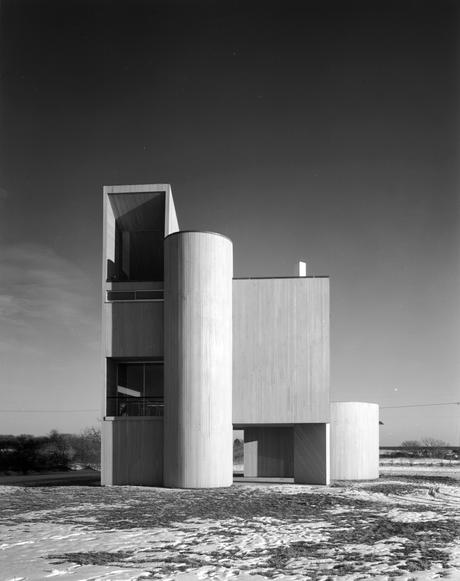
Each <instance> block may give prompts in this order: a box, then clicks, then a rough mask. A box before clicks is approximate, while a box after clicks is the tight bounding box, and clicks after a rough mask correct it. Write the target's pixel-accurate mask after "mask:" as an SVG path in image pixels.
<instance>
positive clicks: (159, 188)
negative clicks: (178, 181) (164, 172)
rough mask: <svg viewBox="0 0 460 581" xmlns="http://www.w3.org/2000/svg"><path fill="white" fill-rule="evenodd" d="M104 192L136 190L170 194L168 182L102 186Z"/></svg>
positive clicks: (129, 191) (113, 192)
mask: <svg viewBox="0 0 460 581" xmlns="http://www.w3.org/2000/svg"><path fill="white" fill-rule="evenodd" d="M102 189H103V192H104V194H129V193H134V192H137V193H139V194H141V193H142V192H165V193H166V194H168V193H169V194H171V186H170V185H169V184H132V185H117V186H103V188H102Z"/></svg>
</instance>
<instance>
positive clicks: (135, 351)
mask: <svg viewBox="0 0 460 581" xmlns="http://www.w3.org/2000/svg"><path fill="white" fill-rule="evenodd" d="M104 310H105V313H106V315H105V317H104V327H105V352H106V356H107V357H162V356H163V335H164V332H163V324H164V317H163V302H162V301H154V302H153V301H152V302H148V301H140V302H122V301H120V302H113V303H105V304H104Z"/></svg>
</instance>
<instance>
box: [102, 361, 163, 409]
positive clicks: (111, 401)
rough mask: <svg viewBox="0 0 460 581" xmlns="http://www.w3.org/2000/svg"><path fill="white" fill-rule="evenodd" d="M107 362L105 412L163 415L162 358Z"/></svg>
mask: <svg viewBox="0 0 460 581" xmlns="http://www.w3.org/2000/svg"><path fill="white" fill-rule="evenodd" d="M107 363H108V365H107V383H108V385H107V415H110V416H162V415H163V406H164V399H163V362H152V361H142V362H139V361H135V362H134V361H133V362H131V361H129V362H128V361H126V362H114V361H110V360H108V362H107Z"/></svg>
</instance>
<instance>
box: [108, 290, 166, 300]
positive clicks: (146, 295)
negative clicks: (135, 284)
mask: <svg viewBox="0 0 460 581" xmlns="http://www.w3.org/2000/svg"><path fill="white" fill-rule="evenodd" d="M163 298H164V292H163V290H162V289H161V290H134V291H113V290H109V291H107V300H108V301H110V302H112V301H162V300H163Z"/></svg>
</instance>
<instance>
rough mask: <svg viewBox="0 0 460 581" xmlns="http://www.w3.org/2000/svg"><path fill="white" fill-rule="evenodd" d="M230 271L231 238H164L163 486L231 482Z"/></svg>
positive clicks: (179, 234)
mask: <svg viewBox="0 0 460 581" xmlns="http://www.w3.org/2000/svg"><path fill="white" fill-rule="evenodd" d="M232 276H233V246H232V243H231V241H230V240H229V239H228V238H225V237H224V236H221V235H219V234H213V233H207V232H186V231H184V232H176V233H175V234H172V235H171V236H168V237H167V238H166V239H165V304H164V309H165V325H164V328H165V341H164V343H165V356H164V361H165V417H164V430H165V431H164V484H165V486H170V487H179V488H206V487H218V486H230V485H231V484H232V478H233V475H232V470H233V466H232V458H233V456H232V445H233V443H232V436H233V431H232V429H233V428H232Z"/></svg>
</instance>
